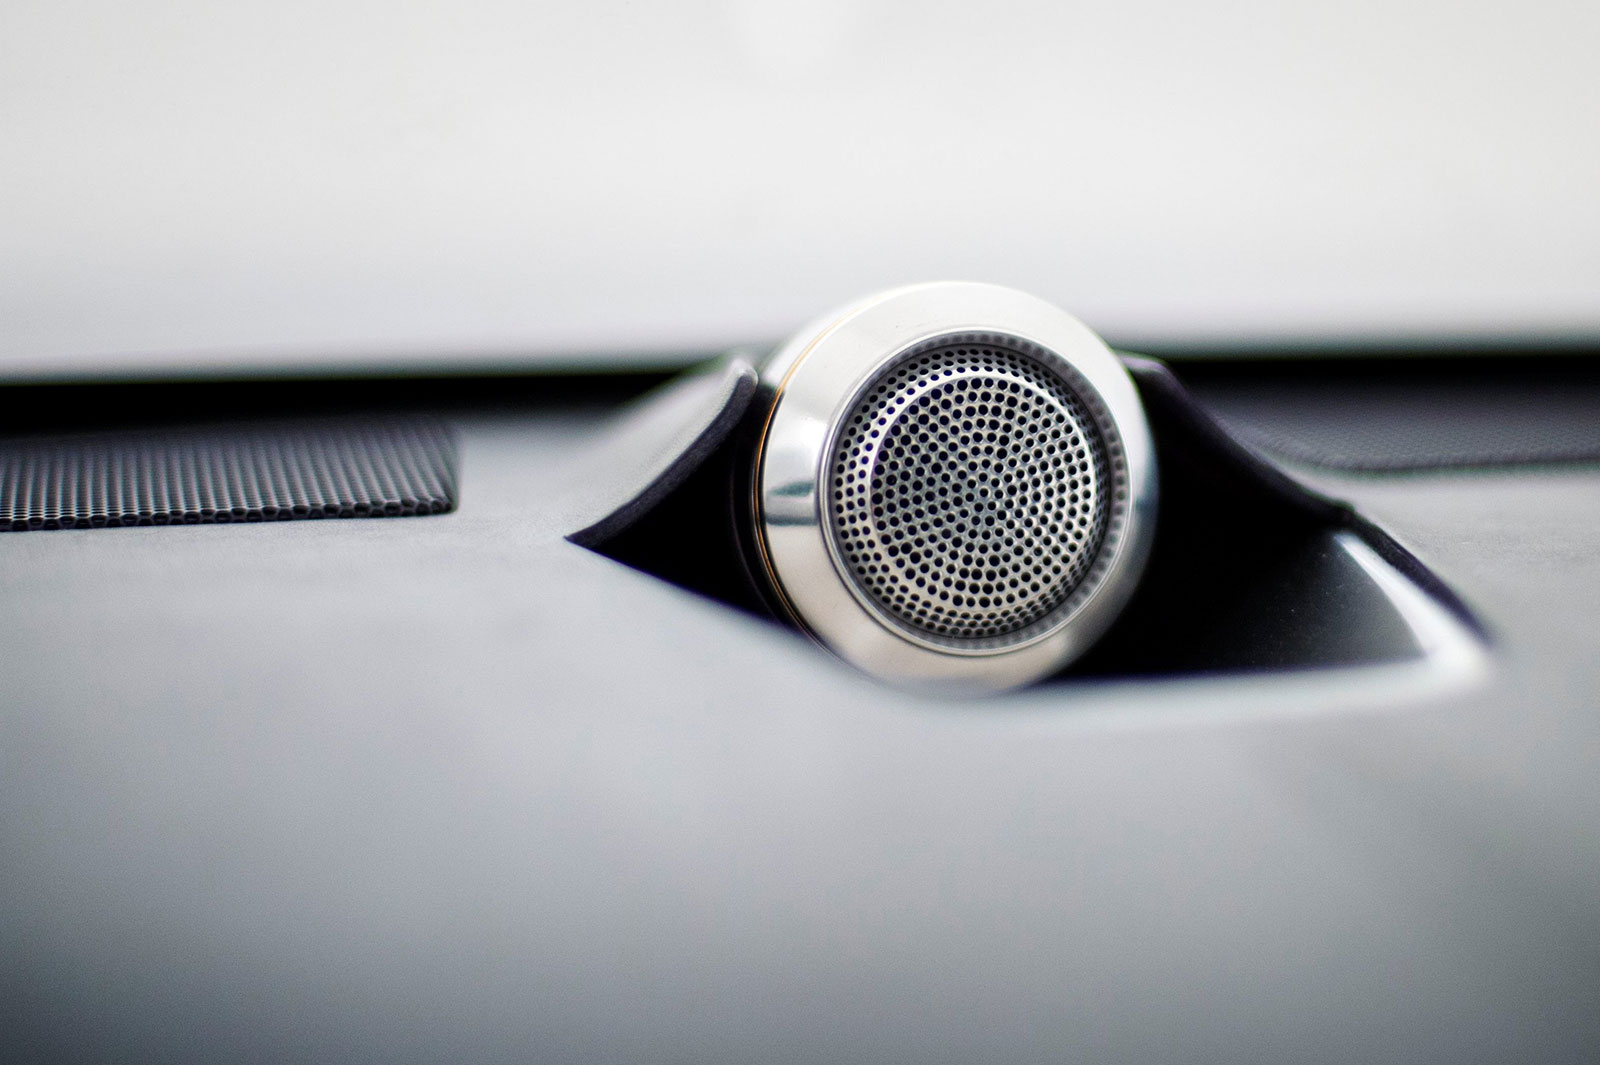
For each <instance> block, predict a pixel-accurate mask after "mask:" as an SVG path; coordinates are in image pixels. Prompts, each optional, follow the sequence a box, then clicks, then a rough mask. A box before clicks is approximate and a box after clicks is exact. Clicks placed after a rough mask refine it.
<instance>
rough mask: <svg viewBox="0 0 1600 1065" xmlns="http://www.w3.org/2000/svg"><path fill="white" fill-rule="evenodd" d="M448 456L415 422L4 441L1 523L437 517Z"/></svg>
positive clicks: (435, 433)
mask: <svg viewBox="0 0 1600 1065" xmlns="http://www.w3.org/2000/svg"><path fill="white" fill-rule="evenodd" d="M455 461H456V460H455V448H454V444H453V441H452V439H451V436H450V432H449V430H448V429H446V428H445V427H444V426H443V425H441V424H439V423H437V422H433V421H431V420H418V419H406V420H402V421H384V422H365V423H348V422H333V423H303V424H275V425H256V426H239V427H236V426H227V427H222V428H217V429H209V430H200V429H194V430H185V431H172V432H129V433H103V434H94V435H84V436H78V437H57V438H52V439H31V440H15V441H8V442H4V443H0V531H12V532H21V531H25V530H29V529H89V528H101V527H105V526H117V525H172V524H191V525H192V524H208V523H217V522H233V521H283V520H288V519H292V518H353V517H385V516H402V515H414V514H437V513H440V512H443V511H447V510H452V509H454V507H455V491H456V490H455Z"/></svg>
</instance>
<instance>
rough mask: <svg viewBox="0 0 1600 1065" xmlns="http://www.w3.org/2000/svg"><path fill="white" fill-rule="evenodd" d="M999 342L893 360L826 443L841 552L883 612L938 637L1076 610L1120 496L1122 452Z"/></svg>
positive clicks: (1067, 396) (966, 638)
mask: <svg viewBox="0 0 1600 1065" xmlns="http://www.w3.org/2000/svg"><path fill="white" fill-rule="evenodd" d="M999 339H1000V338H993V337H985V338H981V339H975V340H973V341H972V342H961V341H959V340H956V341H952V339H951V338H946V339H945V340H943V341H936V342H934V344H933V345H931V346H930V345H923V346H922V347H921V349H920V350H917V349H914V350H913V351H911V352H908V353H907V354H906V355H905V356H902V357H901V358H900V359H899V360H897V361H896V362H894V363H892V364H891V365H890V366H889V367H888V368H886V369H885V370H884V372H883V373H881V374H880V375H879V376H878V377H877V378H876V379H874V380H873V381H872V382H870V383H869V384H868V385H867V386H866V387H865V388H864V389H863V390H862V392H861V393H860V395H859V396H858V398H857V400H856V402H855V405H854V407H853V409H851V411H850V413H849V414H848V415H847V416H846V418H845V419H844V421H843V422H842V423H841V426H840V430H839V434H838V438H837V444H836V446H835V447H834V450H833V454H832V462H831V468H830V471H829V477H828V487H827V492H828V498H829V505H830V511H831V513H830V518H831V521H830V525H831V527H832V530H833V533H834V546H835V549H836V552H837V557H838V559H839V561H840V562H841V563H842V564H843V566H844V568H845V569H847V570H848V573H849V576H850V578H852V579H853V581H854V583H855V585H856V587H857V589H858V590H859V591H860V592H861V593H863V594H864V595H865V596H866V597H867V598H868V599H869V600H870V601H871V602H872V603H873V604H875V606H876V607H877V608H878V610H879V611H880V612H881V613H883V614H885V615H887V616H888V617H890V618H891V619H893V620H894V621H895V622H897V623H899V624H900V625H902V626H904V627H906V628H908V629H910V630H912V631H913V632H914V633H916V634H918V635H919V636H922V637H924V638H931V639H933V640H935V641H937V642H941V643H955V644H963V645H972V644H975V643H976V644H978V645H981V646H986V647H987V646H996V645H999V646H1005V645H1008V644H1011V643H1018V642H1022V641H1024V640H1026V639H1028V638H1029V637H1030V636H1031V635H1032V634H1033V632H1034V631H1036V630H1037V629H1038V628H1039V627H1040V624H1041V623H1042V622H1046V621H1047V619H1050V618H1051V615H1053V614H1056V613H1057V612H1058V611H1060V610H1061V609H1062V608H1064V607H1067V606H1069V605H1072V604H1071V601H1072V600H1073V599H1074V592H1075V591H1077V590H1078V589H1080V587H1083V586H1084V585H1085V581H1086V578H1088V577H1089V576H1090V575H1091V570H1092V569H1093V567H1094V563H1095V560H1096V557H1097V555H1098V554H1099V552H1100V548H1101V546H1102V544H1103V543H1104V541H1105V539H1106V536H1107V530H1108V527H1110V526H1111V525H1112V524H1113V521H1112V510H1113V506H1112V504H1113V503H1117V502H1120V498H1121V495H1122V490H1121V482H1122V480H1123V479H1124V470H1123V466H1122V462H1121V452H1120V448H1119V447H1108V446H1107V443H1106V441H1105V439H1104V438H1103V436H1102V434H1101V432H1100V430H1099V429H1098V428H1097V424H1096V419H1095V418H1094V417H1093V416H1092V415H1091V412H1090V409H1089V406H1088V405H1087V404H1086V402H1085V400H1084V398H1083V393H1081V392H1080V391H1079V390H1078V389H1075V388H1074V387H1073V386H1072V384H1070V383H1069V382H1068V381H1067V380H1065V379H1064V378H1063V376H1062V373H1061V372H1060V371H1058V370H1057V369H1055V368H1053V367H1052V366H1050V365H1047V364H1046V363H1045V362H1044V361H1042V360H1041V359H1040V358H1038V357H1036V356H1035V355H1033V354H1031V353H1030V352H1029V351H1028V350H1027V347H1028V346H1027V345H1025V344H1023V343H1022V342H1020V341H1017V342H1014V343H1015V346H1014V347H1013V346H1012V343H1011V342H1004V341H1002V342H996V341H997V340H999ZM1085 391H1087V389H1085ZM1090 394H1092V393H1090Z"/></svg>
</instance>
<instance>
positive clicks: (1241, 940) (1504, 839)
mask: <svg viewBox="0 0 1600 1065" xmlns="http://www.w3.org/2000/svg"><path fill="white" fill-rule="evenodd" d="M605 414H606V411H605V409H604V407H603V405H598V404H584V403H560V404H556V403H551V404H543V405H534V406H532V407H530V408H528V409H526V410H499V411H489V412H478V413H474V412H470V411H453V412H450V420H451V423H452V424H453V425H454V426H455V428H456V431H457V432H458V434H459V448H460V460H461V468H460V485H459V487H460V506H459V509H458V510H457V511H456V512H455V513H451V514H444V515H436V516H431V517H425V518H416V519H407V520H401V521H376V522H368V521H343V522H289V523H285V524H274V525H255V524H252V525H244V524H236V525H223V526H207V527H168V528H129V529H115V530H89V531H82V532H59V533H37V534H34V533H29V534H21V535H15V536H11V535H8V536H5V537H3V538H0V602H3V603H4V604H5V611H6V621H5V624H4V627H3V629H0V846H3V852H4V856H5V857H4V862H3V865H0V956H3V957H4V958H5V959H7V960H6V962H5V964H4V965H3V966H0V987H3V989H4V990H3V1000H4V1002H5V1003H6V1006H5V1021H4V1024H5V1026H6V1028H7V1029H9V1030H10V1032H11V1033H12V1034H11V1037H10V1038H9V1042H10V1044H11V1045H12V1046H13V1048H16V1049H19V1050H20V1052H21V1053H20V1058H19V1059H20V1060H30V1059H33V1060H57V1059H82V1060H88V1059H108V1058H118V1059H122V1060H143V1059H156V1058H160V1059H164V1060H193V1061H216V1060H221V1059H229V1060H233V1059H238V1060H287V1059H294V1060H308V1059H321V1060H341V1061H349V1062H361V1061H372V1062H380V1061H381V1062H407V1061H419V1062H420V1061H438V1060H450V1061H511V1060H519V1061H520V1060H540V1061H574V1062H578V1061H617V1060H641V1059H647V1060H658V1061H696V1062H713V1061H736V1060H766V1061H839V1060H871V1061H881V1062H890V1061H908V1062H909V1061H917V1062H928V1061H946V1060H948V1061H979V1060H981V1061H995V1062H1000V1061H1062V1060H1120V1061H1135V1062H1160V1061H1173V1062H1185V1063H1191V1065H1192V1063H1197V1062H1212V1061H1215V1062H1240V1061H1289V1060H1296V1061H1298V1060H1333V1061H1345V1060H1348V1061H1358V1060H1360V1061H1370V1060H1375V1059H1383V1060H1411V1061H1455V1062H1463V1061H1510V1060H1518V1061H1550V1062H1554V1061H1585V1060H1594V1059H1595V1058H1596V1057H1597V1056H1600V1008H1597V1006H1600V921H1597V920H1596V914H1597V913H1600V908H1597V903H1600V774H1597V773H1596V766H1597V765H1600V713H1597V710H1600V701H1597V697H1596V695H1595V692H1596V691H1597V690H1600V655H1597V654H1596V652H1595V644H1596V641H1595V620H1596V612H1597V608H1600V551H1597V550H1596V543H1595V530H1596V529H1597V528H1600V469H1597V468H1596V467H1594V466H1592V465H1591V466H1585V465H1565V466H1554V467H1544V468H1537V469H1515V470H1497V471H1472V470H1465V471H1464V470H1447V471H1434V472H1410V473H1389V474H1375V473H1369V474H1358V473H1349V472H1346V473H1337V472H1330V471H1313V470H1309V469H1302V470H1299V471H1297V472H1298V474H1299V475H1300V476H1301V477H1303V478H1304V479H1306V480H1308V481H1310V482H1311V483H1312V484H1314V485H1315V486H1316V487H1317V488H1319V489H1320V490H1322V491H1324V492H1327V493H1328V494H1330V495H1333V496H1336V497H1338V498H1342V499H1346V500H1349V501H1351V502H1353V503H1354V504H1356V505H1357V506H1358V507H1359V508H1360V509H1361V510H1362V511H1363V512H1364V513H1366V514H1368V515H1369V516H1370V517H1372V518H1373V519H1374V520H1375V521H1377V522H1378V523H1379V524H1380V525H1382V526H1383V527H1384V528H1385V529H1386V530H1388V531H1389V532H1390V533H1391V534H1393V535H1394V536H1395V537H1396V538H1397V539H1398V540H1399V541H1400V542H1401V543H1403V544H1404V545H1405V546H1406V547H1408V548H1409V549H1410V550H1411V551H1413V552H1414V553H1415V554H1416V555H1417V556H1418V557H1420V558H1421V559H1422V560H1423V561H1424V562H1426V563H1427V564H1429V565H1430V566H1431V567H1433V568H1434V570H1435V571H1436V572H1438V573H1439V574H1440V575H1441V576H1443V577H1444V578H1445V579H1446V580H1447V581H1448V582H1449V583H1450V584H1451V585H1452V586H1453V587H1454V588H1455V590H1456V591H1457V592H1459V593H1460V595H1461V596H1462V597H1463V598H1464V599H1465V601H1466V602H1467V603H1468V604H1470V606H1471V607H1472V608H1473V609H1474V610H1475V611H1476V612H1477V613H1478V614H1479V616H1480V617H1481V618H1482V619H1483V620H1484V621H1485V623H1486V624H1487V626H1488V628H1489V629H1490V630H1491V634H1492V636H1493V645H1492V648H1491V650H1490V653H1489V654H1488V656H1487V658H1486V660H1485V662H1483V663H1482V664H1481V667H1480V668H1478V669H1476V670H1475V671H1473V672H1472V673H1471V675H1470V676H1468V677H1465V678H1460V677H1458V678H1456V679H1454V680H1451V681H1450V682H1449V683H1444V684H1441V683H1437V682H1436V680H1435V679H1434V678H1433V677H1432V676H1431V675H1430V674H1428V673H1427V672H1426V671H1424V670H1422V669H1420V668H1412V667H1408V666H1405V665H1393V666H1379V667H1362V668H1349V669H1335V670H1320V671H1303V672H1292V673H1284V674H1254V675H1249V676H1237V675H1209V676H1206V675H1201V676H1190V677H1167V678H1160V679H1139V680H1115V679H1110V680H1108V679H1103V678H1096V679H1092V680H1090V679H1083V680H1079V681H1069V682H1062V683H1057V684H1052V685H1049V686H1047V687H1041V688H1036V689H1033V690H1029V691H1023V692H1019V693H1016V694H1013V695H1008V696H1004V697H1000V698H995V699H987V700H983V701H981V702H971V703H964V702H956V701H949V700H930V699H927V698H923V697H918V696H913V695H908V694H904V693H901V692H898V691H895V690H893V689H890V688H887V687H885V686H883V685H881V684H878V683H876V682H873V681H871V680H869V679H867V678H865V677H862V676H860V675H857V674H855V673H853V672H852V671H850V670H849V669H848V668H846V667H844V666H842V665H840V664H837V663H836V662H835V661H833V660H832V659H830V658H829V657H828V656H827V655H825V654H824V653H823V652H821V651H820V650H817V649H815V648H814V647H812V646H811V645H809V644H808V643H806V642H804V641H803V640H800V639H797V638H796V637H795V636H794V634H792V633H790V632H787V631H785V630H783V629H781V628H779V627H777V626H775V625H769V624H765V623H762V622H759V621H756V620H753V619H751V618H750V617H748V616H745V615H742V614H739V613H737V612H735V611H731V610H728V609H726V608H724V607H723V606H721V605H719V604H717V603H714V602H711V601H709V600H706V599H702V598H700V597H697V596H695V595H693V594H691V593H689V592H686V591H684V590H682V589H679V588H677V587H674V586H672V585H670V584H667V583H665V582H663V581H659V580H656V579H653V578H650V577H648V576H646V575H644V574H641V573H638V572H636V571H633V570H631V569H629V568H627V567H625V566H622V565H620V564H618V563H616V562H613V561H611V560H609V559H607V558H604V557H602V556H600V555H597V554H594V553H592V552H589V551H586V550H584V549H583V548H580V547H578V546H576V545H574V544H572V543H569V542H567V541H566V540H565V539H563V535H564V534H565V533H566V532H569V531H570V529H569V528H565V527H563V525H562V518H563V515H562V511H561V506H560V505H559V502H560V500H562V499H565V498H569V494H570V493H571V492H572V491H573V487H572V484H571V479H572V477H573V474H574V471H575V470H578V469H580V468H581V467H582V463H581V461H580V460H581V459H582V457H583V456H584V455H585V454H586V453H587V451H588V449H590V448H591V447H592V446H593V445H594V442H595V440H596V439H597V434H598V433H600V432H601V431H602V427H603V425H604V416H605Z"/></svg>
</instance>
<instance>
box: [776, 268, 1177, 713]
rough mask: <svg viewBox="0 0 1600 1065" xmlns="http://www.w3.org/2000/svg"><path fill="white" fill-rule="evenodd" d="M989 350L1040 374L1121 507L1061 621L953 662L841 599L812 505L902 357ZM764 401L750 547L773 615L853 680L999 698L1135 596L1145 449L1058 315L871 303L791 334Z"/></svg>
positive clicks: (840, 576)
mask: <svg viewBox="0 0 1600 1065" xmlns="http://www.w3.org/2000/svg"><path fill="white" fill-rule="evenodd" d="M953 335H980V336H982V335H987V336H992V337H996V338H1002V339H1004V340H1009V341H1014V342H1017V343H1020V344H1022V345H1025V346H1027V347H1028V348H1029V349H1031V350H1032V351H1033V352H1034V357H1035V358H1039V359H1040V360H1041V361H1044V362H1045V363H1046V364H1047V365H1050V364H1054V365H1055V367H1056V369H1057V370H1058V371H1059V372H1060V373H1061V376H1062V377H1063V378H1064V379H1065V380H1067V381H1069V382H1071V383H1072V385H1073V387H1074V388H1075V389H1078V390H1079V391H1080V392H1081V391H1084V390H1087V392H1088V393H1092V394H1085V395H1084V396H1083V398H1084V399H1085V400H1086V401H1087V406H1088V407H1089V408H1090V409H1091V410H1092V411H1093V413H1094V417H1095V419H1096V422H1097V426H1098V428H1099V430H1100V433H1101V436H1102V438H1103V439H1104V440H1105V441H1107V442H1108V443H1109V444H1111V445H1112V446H1118V447H1120V450H1121V458H1122V462H1123V464H1124V469H1125V472H1126V479H1125V482H1124V491H1125V498H1124V499H1123V500H1122V506H1121V507H1120V511H1121V517H1120V521H1119V523H1118V526H1117V528H1116V529H1115V535H1114V536H1113V535H1111V534H1110V533H1109V532H1108V536H1107V539H1106V540H1105V541H1104V542H1103V543H1102V545H1101V547H1100V552H1101V555H1100V557H1099V558H1098V559H1097V561H1096V563H1095V571H1096V573H1095V575H1092V576H1091V577H1089V578H1085V582H1086V583H1087V582H1088V581H1090V580H1093V581H1094V584H1093V586H1092V587H1089V588H1087V590H1086V591H1085V593H1084V594H1082V595H1077V594H1076V593H1075V595H1074V600H1075V602H1074V603H1073V605H1072V606H1071V608H1070V609H1067V610H1064V611H1062V613H1061V615H1060V617H1058V618H1055V619H1054V620H1053V621H1052V623H1051V624H1049V625H1047V626H1043V627H1041V628H1040V629H1039V631H1037V632H1036V633H1032V634H1030V636H1029V638H1028V639H1027V640H1026V641H1025V642H1022V643H1018V644H1012V645H1009V646H1001V647H970V648H969V647H951V646H946V645H940V644H936V643H933V642H930V641H926V640H917V639H913V638H908V634H907V632H906V631H905V630H904V628H903V627H901V626H897V625H893V624H889V623H887V622H886V619H885V618H884V617H883V616H881V614H880V612H879V611H877V610H876V609H874V608H873V607H872V605H871V604H870V602H868V601H867V599H866V598H865V597H864V596H863V595H862V594H861V592H860V590H859V589H858V588H857V587H856V586H855V583H854V580H853V578H852V577H851V576H850V575H849V574H848V573H847V572H845V571H844V570H843V568H842V566H841V563H840V561H839V559H838V557H837V555H836V551H835V547H834V537H833V532H832V530H831V528H830V526H829V523H830V521H831V520H832V519H831V517H830V514H829V508H828V507H827V505H826V500H825V499H824V492H825V491H826V485H827V483H828V477H827V468H826V464H827V463H828V462H829V461H830V456H831V454H832V451H833V447H834V442H835V439H836V435H837V432H838V426H839V423H840V421H841V419H842V418H843V417H844V416H845V415H846V414H847V412H848V411H849V409H850V408H851V407H852V406H853V404H854V403H855V400H856V397H857V396H858V394H859V393H860V391H861V389H862V388H863V387H864V386H866V385H867V384H868V383H869V382H870V381H872V380H873V379H874V378H875V377H876V376H877V374H878V373H879V371H880V370H881V369H882V368H883V367H884V366H885V365H887V364H888V363H889V362H891V361H892V360H894V359H896V358H898V357H899V356H900V355H901V354H902V353H903V352H906V351H909V350H912V349H916V348H922V347H925V346H926V345H929V344H930V343H933V342H935V341H937V340H939V339H940V338H942V337H946V336H953ZM762 385H763V387H764V388H765V389H766V390H767V391H768V392H769V394H770V395H771V405H770V407H769V411H768V415H767V420H766V424H765V426H764V428H763V430H762V432H761V434H760V439H759V444H758V451H757V454H756V458H755V461H756V470H755V478H754V482H753V487H754V499H753V500H752V504H753V507H754V518H755V521H754V527H755V530H756V534H757V535H756V541H757V548H758V551H759V554H760V558H761V562H762V565H763V566H764V567H765V569H766V571H767V574H766V575H767V577H768V578H769V580H770V583H771V584H772V586H773V589H774V590H775V591H776V592H777V595H778V598H779V601H780V603H781V604H782V605H783V607H784V608H785V609H786V610H787V611H788V612H789V613H790V615H791V616H792V617H793V619H794V620H795V621H796V623H797V624H799V625H800V626H801V627H802V628H803V629H805V630H806V631H807V632H809V633H810V634H811V635H812V636H813V637H815V638H816V639H817V640H818V641H819V642H821V643H822V644H823V645H824V646H826V647H827V648H829V649H830V650H831V651H833V652H834V653H835V654H837V655H838V656H839V657H841V658H843V659H844V660H846V661H848V662H850V663H852V664H854V665H856V666H857V667H859V668H861V669H863V670H865V671H866V672H868V673H871V674H873V675H875V676H878V677H880V678H882V679H884V680H888V681H891V682H893V683H896V684H901V685H905V686H910V687H917V688H925V689H932V690H937V691H944V692H949V693H952V694H981V693H986V692H995V691H1003V690H1006V689H1008V688H1013V687H1017V686H1020V685H1023V684H1027V683H1030V682H1032V681H1035V680H1038V679H1040V678H1042V677H1044V676H1047V675H1049V674H1051V673H1053V672H1055V671H1057V670H1058V669H1060V668H1061V667H1062V666H1064V665H1065V664H1066V663H1068V662H1070V661H1071V660H1072V659H1074V658H1076V657H1077V656H1078V655H1079V654H1081V653H1082V652H1083V651H1085V650H1087V649H1088V647H1089V646H1090V645H1091V644H1093V642H1094V641H1095V640H1096V639H1098V638H1099V637H1100V635H1101V634H1102V633H1103V632H1104V631H1105V630H1106V628H1107V627H1109V626H1110V624H1111V622H1112V621H1113V620H1114V619H1115V618H1116V616H1117V614H1118V613H1119V612H1120V611H1121V609H1122V607H1123V606H1124V605H1125V604H1126V602H1127V600H1128V598H1129V597H1130V596H1131V595H1132V594H1133V590H1134V588H1135V586H1136V585H1137V583H1138V579H1139V576H1140V573H1141V572H1142V570H1143V568H1144V563H1145V560H1146V558H1147V557H1148V555H1149V549H1150V542H1151V539H1152V535H1153V531H1154V520H1155V509H1156V493H1157V488H1156V471H1155V453H1154V443H1153V441H1152V439H1151V436H1150V430H1149V426H1148V424H1147V422H1146V420H1145V416H1144V410H1143V407H1142V405H1141V404H1140V402H1139V396H1138V393H1137V391H1136V390H1135V388H1134V385H1133V381H1132V379H1131V378H1130V377H1129V376H1128V372H1127V370H1126V369H1124V367H1123V366H1122V364H1121V362H1120V361H1119V360H1118V359H1117V357H1116V356H1115V355H1114V354H1112V352H1111V350H1110V348H1108V347H1107V346H1106V344H1105V342H1104V341H1102V340H1101V339H1100V338H1099V337H1098V336H1096V335H1095V334H1094V333H1093V332H1092V331H1091V330H1089V329H1088V327H1086V326H1085V325H1084V324H1083V323H1082V322H1080V321H1078V320H1077V319H1076V318H1074V317H1073V316H1072V315H1070V314H1067V313H1066V312H1065V311H1062V310H1061V309H1059V308H1057V307H1055V306H1054V305H1052V304H1050V303H1047V302H1046V301H1044V300H1041V299H1038V298H1036V297H1034V296H1030V295H1027V294H1025V293H1022V292H1018V291H1016V290H1014V289H1009V288H1004V287H1001V286H998V285H988V284H978V283H973V282H935V283H931V284H925V285H915V286H911V287H907V288H901V289H895V290H892V291H889V292H885V293H881V294H879V295H877V296H874V297H871V298H870V299H867V300H865V301H863V302H861V303H858V304H856V305H854V306H852V307H850V308H848V309H846V310H844V311H842V312H840V313H836V314H833V315H830V316H828V317H826V318H824V319H822V320H819V321H818V322H816V323H814V324H813V325H811V326H809V327H807V328H806V329H804V330H802V331H801V332H800V333H799V334H797V335H796V336H795V337H794V338H793V339H792V340H791V341H789V342H788V343H787V344H785V345H784V346H783V347H782V348H780V349H779V350H778V351H777V352H776V353H775V354H774V355H773V357H772V358H771V359H769V360H768V361H767V363H766V364H765V366H764V367H763V368H762Z"/></svg>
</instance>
